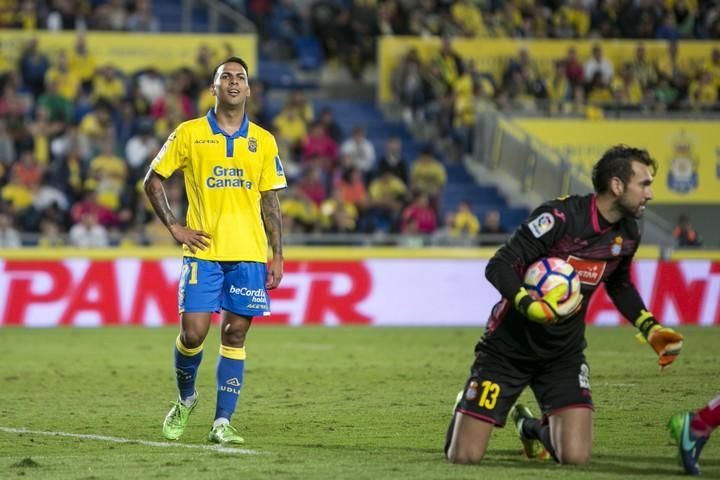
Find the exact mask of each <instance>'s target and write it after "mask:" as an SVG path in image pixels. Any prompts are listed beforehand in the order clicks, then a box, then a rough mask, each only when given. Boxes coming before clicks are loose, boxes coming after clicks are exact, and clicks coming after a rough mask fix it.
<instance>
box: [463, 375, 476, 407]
mask: <svg viewBox="0 0 720 480" xmlns="http://www.w3.org/2000/svg"><path fill="white" fill-rule="evenodd" d="M477 396H478V383H477V382H476V381H475V380H473V381H471V382H470V385H468V387H467V390H466V391H465V398H466V399H467V400H468V401H470V402H472V401H473V400H475V399H476V398H477Z"/></svg>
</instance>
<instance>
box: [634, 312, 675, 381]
mask: <svg viewBox="0 0 720 480" xmlns="http://www.w3.org/2000/svg"><path fill="white" fill-rule="evenodd" d="M635 326H636V327H637V328H638V330H640V333H638V339H640V340H641V341H647V343H649V344H650V346H651V347H652V349H653V350H654V351H655V353H657V356H658V365H660V369H664V368H665V367H668V366H670V364H671V363H672V362H674V361H675V359H676V358H677V356H678V355H680V350H682V345H683V336H682V335H681V334H679V333H678V332H676V331H675V330H673V329H672V328H669V327H663V326H662V325H660V324H659V323H658V322H657V320H655V317H653V316H652V314H651V313H650V312H648V311H646V310H642V311H641V313H640V316H639V317H638V318H637V320H635Z"/></svg>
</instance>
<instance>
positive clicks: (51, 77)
mask: <svg viewBox="0 0 720 480" xmlns="http://www.w3.org/2000/svg"><path fill="white" fill-rule="evenodd" d="M52 81H54V82H56V83H57V88H58V93H59V94H60V95H62V96H63V97H64V98H66V99H68V100H70V101H74V100H75V98H76V97H77V95H78V93H79V92H80V75H78V73H77V72H75V71H73V70H71V69H70V65H69V63H68V57H67V54H66V53H65V51H64V50H61V51H60V52H58V54H57V57H55V65H53V66H52V67H50V68H49V69H48V70H47V72H45V83H46V84H47V83H49V82H52Z"/></svg>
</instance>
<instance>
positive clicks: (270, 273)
mask: <svg viewBox="0 0 720 480" xmlns="http://www.w3.org/2000/svg"><path fill="white" fill-rule="evenodd" d="M282 277H283V259H282V257H273V259H272V260H271V261H270V265H269V266H268V269H267V275H266V277H265V288H267V289H268V290H272V289H273V288H277V287H278V285H280V281H281V280H282Z"/></svg>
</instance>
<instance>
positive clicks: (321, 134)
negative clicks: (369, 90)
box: [0, 35, 479, 247]
mask: <svg viewBox="0 0 720 480" xmlns="http://www.w3.org/2000/svg"><path fill="white" fill-rule="evenodd" d="M39 47H40V46H39V45H38V42H37V41H36V40H34V39H33V40H30V41H28V43H27V45H26V46H25V49H24V51H23V53H22V55H21V56H20V58H19V60H18V61H17V63H15V64H13V63H10V62H5V63H4V64H3V65H4V66H3V68H1V69H0V92H1V95H0V199H1V201H2V203H1V205H0V246H16V245H18V244H19V243H25V244H28V243H29V244H37V245H42V246H53V245H59V244H63V243H70V244H72V245H76V246H81V247H99V246H105V245H118V244H119V245H147V244H152V245H162V244H172V242H173V239H172V238H171V236H170V235H169V234H168V233H167V232H166V231H165V228H164V226H163V225H162V224H161V223H160V222H159V220H158V219H157V217H156V216H155V215H154V214H153V213H152V210H151V208H150V206H149V204H148V202H147V200H146V198H145V197H144V194H143V191H142V180H143V177H144V174H145V172H146V171H147V169H148V166H149V163H150V161H151V160H152V159H153V158H154V156H155V155H156V154H157V152H158V151H159V149H160V148H161V145H162V142H163V141H164V139H165V138H167V136H168V135H169V133H170V132H171V131H172V129H174V128H175V126H176V125H178V124H179V123H181V122H182V121H184V120H187V119H189V118H192V117H194V116H198V115H203V114H204V113H205V112H207V111H208V109H210V108H211V107H212V105H213V103H214V98H213V97H212V95H211V94H210V91H209V88H207V87H208V86H209V83H210V77H211V73H212V69H213V67H214V65H215V64H216V63H217V62H218V61H219V60H220V59H221V58H224V57H226V56H228V55H230V54H231V53H232V52H231V50H228V51H223V52H210V51H208V49H207V48H205V47H201V48H200V50H199V52H198V53H197V56H196V61H195V63H194V64H191V65H188V66H187V67H186V68H182V69H179V70H178V71H175V72H172V73H168V74H163V73H161V72H158V71H156V70H154V69H146V70H143V71H140V72H136V73H134V74H132V75H127V74H124V73H122V72H121V71H120V70H119V69H117V68H115V67H114V66H113V65H112V64H111V63H104V62H102V61H101V60H100V59H96V58H93V56H92V55H91V54H90V53H88V52H89V49H88V48H87V45H86V39H85V37H84V36H83V35H78V36H77V37H76V44H75V47H74V49H73V51H71V52H62V53H60V54H58V55H57V56H56V57H54V58H53V59H52V60H51V59H49V58H48V57H47V56H46V55H45V54H44V53H43V52H42V49H40V48H39ZM228 48H229V47H228ZM250 73H251V76H252V74H253V72H252V71H251V72H250ZM251 91H252V97H251V98H250V99H249V100H248V105H247V113H248V116H249V117H250V119H251V120H253V121H255V122H257V123H258V124H260V125H261V126H264V127H265V128H267V129H269V130H270V131H272V132H273V133H274V135H275V137H276V139H277V143H278V148H279V150H280V155H281V158H282V159H283V162H284V165H285V171H286V175H287V177H288V180H289V184H290V188H289V189H288V191H287V192H285V193H284V194H283V195H282V196H281V205H282V210H283V213H284V218H285V221H286V231H287V232H289V233H314V232H336V233H354V232H359V233H371V232H372V233H377V232H386V233H404V234H413V233H419V234H430V233H433V232H435V231H445V229H446V227H447V231H448V232H450V231H452V232H455V233H457V235H458V236H461V235H475V234H476V233H477V231H478V230H479V225H478V220H477V218H472V217H473V215H472V212H470V211H463V212H459V214H458V218H459V219H460V218H461V219H462V220H458V222H457V226H455V224H450V219H451V218H453V215H452V214H450V216H449V217H448V219H444V218H443V219H440V218H439V215H440V211H441V210H440V208H439V203H440V197H441V194H442V191H443V189H444V188H445V183H446V171H445V167H444V165H443V163H442V162H441V161H439V160H438V159H437V158H436V156H435V153H434V151H433V150H432V149H430V148H427V149H425V150H423V151H422V152H421V154H420V155H419V158H417V159H409V158H405V156H404V155H403V151H402V143H401V140H400V139H399V138H395V137H393V138H390V139H388V141H387V144H386V145H385V149H384V151H381V152H376V151H375V147H374V145H373V143H371V142H370V141H368V139H367V138H366V135H365V130H364V128H363V126H361V125H358V126H357V127H355V128H354V129H353V130H352V131H351V132H343V131H342V130H341V128H340V127H339V126H338V124H337V122H336V120H335V119H334V117H333V112H332V110H331V109H327V108H326V109H323V110H322V111H320V112H315V108H314V106H313V104H312V102H310V101H308V100H307V99H306V98H305V96H304V93H303V92H302V91H299V90H298V91H291V92H290V93H289V94H288V95H287V97H286V100H285V103H284V104H283V105H282V107H281V108H280V109H279V111H277V112H275V111H273V110H272V109H271V108H270V107H269V105H268V100H267V92H266V91H265V89H264V84H263V82H262V81H260V80H257V79H251ZM183 188H184V185H183V182H182V177H181V176H179V175H178V176H176V177H173V178H171V179H170V181H169V182H168V184H167V194H168V198H169V201H170V204H171V206H172V207H173V208H175V209H176V216H178V218H183V216H184V209H185V205H184V195H183ZM19 233H22V235H19ZM28 234H30V235H28Z"/></svg>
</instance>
